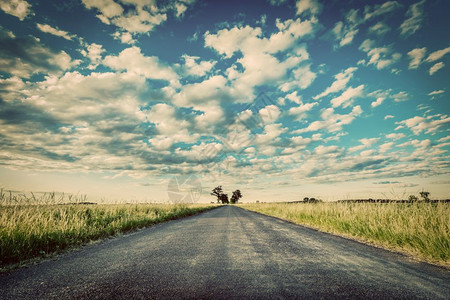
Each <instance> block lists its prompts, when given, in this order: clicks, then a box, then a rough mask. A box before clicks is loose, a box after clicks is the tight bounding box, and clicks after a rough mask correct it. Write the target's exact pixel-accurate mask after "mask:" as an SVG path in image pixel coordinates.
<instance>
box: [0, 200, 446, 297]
mask: <svg viewBox="0 0 450 300" xmlns="http://www.w3.org/2000/svg"><path fill="white" fill-rule="evenodd" d="M0 298H1V299H67V298H72V299H162V298H163V299H164V298H165V299H177V298H191V299H233V298H234V299H235V298H241V299H242V298H245V299H317V298H326V299H427V298H429V299H449V298H450V271H448V270H445V269H443V268H438V267H434V266H431V265H428V264H425V263H418V262H414V261H411V260H409V259H408V258H406V257H404V256H402V255H398V254H394V253H390V252H388V251H385V250H381V249H377V248H374V247H370V246H367V245H364V244H360V243H357V242H354V241H351V240H347V239H343V238H340V237H337V236H333V235H330V234H325V233H321V232H317V231H315V230H311V229H308V228H304V227H302V226H299V225H295V224H292V223H289V222H285V221H282V220H279V219H276V218H272V217H267V216H263V215H260V214H257V213H253V212H249V211H246V210H244V209H241V208H239V207H235V206H231V205H230V206H224V207H220V208H217V209H214V210H211V211H208V212H206V213H203V214H200V215H196V216H193V217H189V218H185V219H181V220H175V221H171V222H168V223H163V224H159V225H155V226H152V227H149V228H146V229H143V230H140V231H137V232H134V233H131V234H126V235H123V236H120V237H118V238H113V239H108V240H105V241H103V242H101V243H98V244H94V245H89V246H86V247H83V248H82V249H79V250H75V251H71V252H69V253H66V254H64V255H61V256H58V257H56V258H53V259H49V260H45V261H43V262H41V263H39V264H37V265H33V266H30V267H29V268H23V269H18V270H15V271H13V272H11V273H6V274H0Z"/></svg>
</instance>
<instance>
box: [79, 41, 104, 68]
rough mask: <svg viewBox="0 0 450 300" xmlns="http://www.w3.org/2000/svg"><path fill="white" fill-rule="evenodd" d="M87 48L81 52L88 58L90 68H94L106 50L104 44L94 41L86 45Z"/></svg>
mask: <svg viewBox="0 0 450 300" xmlns="http://www.w3.org/2000/svg"><path fill="white" fill-rule="evenodd" d="M85 47H86V50H84V49H83V50H81V51H80V53H81V54H82V55H83V56H84V57H86V58H88V59H89V60H90V62H91V64H90V65H89V66H88V68H89V69H91V70H94V69H95V68H97V66H98V65H99V64H100V63H101V61H102V54H103V53H104V52H105V49H103V46H102V45H99V44H96V43H92V44H87V45H85Z"/></svg>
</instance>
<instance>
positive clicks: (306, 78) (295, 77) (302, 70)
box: [280, 64, 317, 92]
mask: <svg viewBox="0 0 450 300" xmlns="http://www.w3.org/2000/svg"><path fill="white" fill-rule="evenodd" d="M316 77H317V75H316V73H314V72H312V71H311V64H307V65H304V66H300V67H298V68H297V69H295V70H293V71H292V80H291V81H287V82H285V83H283V84H282V85H281V86H280V90H281V91H283V92H287V91H291V90H295V89H298V88H300V89H306V88H308V87H309V86H310V85H311V84H312V83H313V81H314V80H315V79H316Z"/></svg>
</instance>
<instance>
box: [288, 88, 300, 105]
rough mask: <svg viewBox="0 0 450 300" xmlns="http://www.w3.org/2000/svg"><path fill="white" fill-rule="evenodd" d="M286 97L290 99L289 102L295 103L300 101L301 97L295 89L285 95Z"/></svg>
mask: <svg viewBox="0 0 450 300" xmlns="http://www.w3.org/2000/svg"><path fill="white" fill-rule="evenodd" d="M286 99H288V100H290V101H291V102H294V103H297V104H301V103H302V97H301V96H300V95H299V94H298V92H297V91H295V92H292V93H290V94H288V95H286Z"/></svg>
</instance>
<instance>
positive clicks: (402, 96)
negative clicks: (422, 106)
mask: <svg viewBox="0 0 450 300" xmlns="http://www.w3.org/2000/svg"><path fill="white" fill-rule="evenodd" d="M391 97H392V99H394V101H395V102H404V101H408V97H409V95H408V93H406V92H399V93H397V94H394V95H392V96H391Z"/></svg>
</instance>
